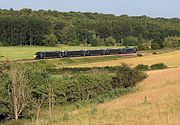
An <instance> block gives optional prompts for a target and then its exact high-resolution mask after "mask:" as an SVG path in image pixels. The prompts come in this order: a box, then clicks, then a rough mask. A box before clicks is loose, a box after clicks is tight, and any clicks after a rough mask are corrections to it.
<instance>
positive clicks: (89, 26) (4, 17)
mask: <svg viewBox="0 0 180 125" xmlns="http://www.w3.org/2000/svg"><path fill="white" fill-rule="evenodd" d="M0 13H1V16H0V24H1V25H0V45H7V46H9V45H54V44H57V42H56V39H54V38H55V37H54V36H52V35H51V34H54V35H55V36H56V38H57V41H59V42H60V43H64V44H68V45H79V44H85V45H88V44H90V45H92V46H97V45H109V44H110V45H113V44H114V43H115V42H114V40H112V38H113V39H115V40H116V43H117V44H121V43H123V44H124V45H133V46H137V45H139V48H142V49H145V48H146V47H147V46H146V45H147V44H146V43H147V42H145V43H144V42H143V47H142V46H141V44H139V41H137V40H138V39H140V38H142V39H145V40H147V41H149V40H153V41H154V43H153V44H152V48H155V49H156V48H163V47H164V46H163V45H164V43H163V41H164V39H165V38H166V37H169V36H170V37H175V36H177V37H178V36H180V20H179V19H176V18H172V19H164V18H150V17H146V16H139V17H130V16H127V15H122V16H115V15H111V14H98V13H81V12H58V11H52V10H48V11H45V10H38V11H33V10H31V9H22V10H16V11H14V10H12V9H11V10H0ZM93 35H95V36H96V37H94V36H93ZM93 37H94V38H93ZM108 38H111V40H107V39H108ZM49 39H50V40H49ZM44 40H45V41H49V42H44ZM50 42H52V43H50ZM109 42H110V43H109ZM173 44H174V43H173ZM166 45H168V46H169V43H168V44H166ZM170 46H171V45H170Z"/></svg>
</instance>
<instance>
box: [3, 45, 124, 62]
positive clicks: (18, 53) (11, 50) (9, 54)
mask: <svg viewBox="0 0 180 125" xmlns="http://www.w3.org/2000/svg"><path fill="white" fill-rule="evenodd" d="M121 47H122V46H99V47H88V46H64V45H61V46H59V47H43V46H10V47H0V54H1V55H3V56H5V57H6V58H8V59H12V60H18V59H33V57H34V54H35V53H36V52H38V51H55V50H57V51H58V50H78V49H79V50H82V49H102V48H121Z"/></svg>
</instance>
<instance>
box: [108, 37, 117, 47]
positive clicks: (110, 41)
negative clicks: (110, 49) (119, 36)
mask: <svg viewBox="0 0 180 125" xmlns="http://www.w3.org/2000/svg"><path fill="white" fill-rule="evenodd" d="M105 45H106V46H115V45H116V40H115V39H114V38H112V37H108V38H106V40H105Z"/></svg>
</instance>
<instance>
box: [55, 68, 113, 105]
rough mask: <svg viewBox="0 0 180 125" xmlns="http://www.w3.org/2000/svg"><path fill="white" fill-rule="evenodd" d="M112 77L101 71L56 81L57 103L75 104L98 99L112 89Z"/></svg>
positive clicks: (65, 77)
mask: <svg viewBox="0 0 180 125" xmlns="http://www.w3.org/2000/svg"><path fill="white" fill-rule="evenodd" d="M110 83H111V76H109V75H108V74H105V73H103V72H100V71H94V72H91V73H88V74H84V73H81V74H77V75H74V76H69V77H68V76H64V77H63V78H62V79H59V80H54V81H53V82H52V84H55V85H53V86H54V92H55V95H56V101H57V103H60V104H63V103H67V102H75V101H79V100H86V99H90V98H93V97H96V96H97V95H99V94H102V93H105V92H108V91H109V90H111V89H112V86H111V84H110Z"/></svg>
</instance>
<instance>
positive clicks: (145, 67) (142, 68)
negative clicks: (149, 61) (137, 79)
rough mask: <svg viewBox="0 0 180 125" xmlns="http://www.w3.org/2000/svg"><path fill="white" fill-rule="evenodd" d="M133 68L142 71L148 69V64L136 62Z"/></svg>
mask: <svg viewBox="0 0 180 125" xmlns="http://www.w3.org/2000/svg"><path fill="white" fill-rule="evenodd" d="M135 69H137V70H142V71H146V70H149V66H148V65H144V64H138V65H137V66H136V67H135Z"/></svg>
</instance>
